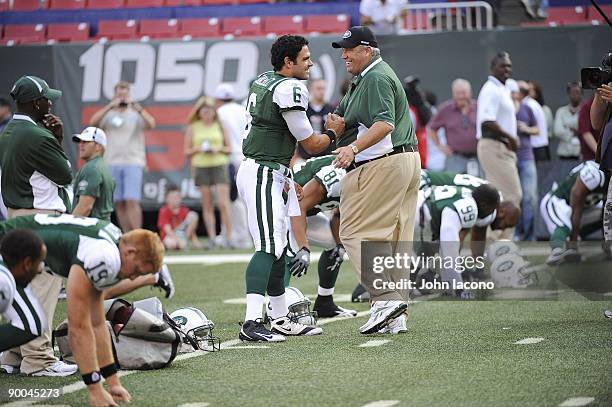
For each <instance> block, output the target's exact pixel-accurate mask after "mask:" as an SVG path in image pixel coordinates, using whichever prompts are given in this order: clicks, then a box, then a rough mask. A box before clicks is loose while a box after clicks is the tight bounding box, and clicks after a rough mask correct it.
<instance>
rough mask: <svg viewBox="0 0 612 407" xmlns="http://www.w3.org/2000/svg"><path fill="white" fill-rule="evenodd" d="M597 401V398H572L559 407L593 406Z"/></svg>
mask: <svg viewBox="0 0 612 407" xmlns="http://www.w3.org/2000/svg"><path fill="white" fill-rule="evenodd" d="M594 401H595V397H572V398H569V399H567V400H565V401H564V402H563V403H561V404H559V407H580V406H586V405H587V404H591V403H592V402H594Z"/></svg>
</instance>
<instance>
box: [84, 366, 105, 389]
mask: <svg viewBox="0 0 612 407" xmlns="http://www.w3.org/2000/svg"><path fill="white" fill-rule="evenodd" d="M81 377H82V378H83V382H85V384H86V385H87V386H89V385H90V384H96V383H99V382H100V380H102V376H101V375H100V372H98V371H96V370H94V371H93V372H91V373H87V374H84V375H82V376H81Z"/></svg>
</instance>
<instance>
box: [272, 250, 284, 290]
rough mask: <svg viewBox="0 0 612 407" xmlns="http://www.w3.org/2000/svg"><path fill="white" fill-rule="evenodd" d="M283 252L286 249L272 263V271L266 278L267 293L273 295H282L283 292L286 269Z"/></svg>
mask: <svg viewBox="0 0 612 407" xmlns="http://www.w3.org/2000/svg"><path fill="white" fill-rule="evenodd" d="M285 253H286V251H285V252H283V255H282V256H281V257H280V259H278V260H275V261H274V263H273V264H272V272H271V273H270V278H269V279H268V295H270V296H273V297H277V296H279V295H283V293H284V292H285V270H286V269H287V267H286V264H287V262H286V257H287V256H285Z"/></svg>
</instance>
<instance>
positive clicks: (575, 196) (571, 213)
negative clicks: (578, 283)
mask: <svg viewBox="0 0 612 407" xmlns="http://www.w3.org/2000/svg"><path fill="white" fill-rule="evenodd" d="M604 184H605V176H604V173H603V172H602V171H601V170H600V169H599V168H598V167H597V164H595V162H593V161H586V162H584V163H581V164H579V165H578V166H576V167H574V168H573V169H572V170H571V171H570V173H569V174H568V175H567V176H566V177H565V179H564V180H563V181H561V182H560V183H559V184H558V185H556V186H553V189H552V190H551V191H550V192H548V193H547V194H546V195H545V196H544V198H542V201H541V202H540V213H541V215H542V218H543V219H544V223H546V227H547V228H548V232H549V233H550V235H551V236H550V245H551V247H552V251H551V253H550V256H549V257H548V259H547V260H546V263H547V264H549V265H558V264H561V263H563V262H566V261H569V262H577V261H580V259H581V256H580V253H579V252H578V246H577V242H578V236H579V234H580V227H581V220H582V213H583V212H584V211H585V210H591V209H592V208H594V207H595V206H596V205H597V204H598V203H599V202H601V201H602V199H603V197H604V193H605V188H604ZM597 211H599V210H597ZM593 225H597V226H596V227H597V228H599V227H600V225H601V222H600V217H599V216H597V220H596V222H594V224H593ZM584 226H587V225H584ZM588 226H591V225H588ZM589 229H591V228H590V227H589ZM566 241H567V242H566Z"/></svg>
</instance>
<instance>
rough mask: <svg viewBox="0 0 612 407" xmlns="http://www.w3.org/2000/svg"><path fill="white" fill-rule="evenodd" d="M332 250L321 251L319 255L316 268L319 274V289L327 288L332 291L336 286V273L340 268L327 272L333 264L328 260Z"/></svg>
mask: <svg viewBox="0 0 612 407" xmlns="http://www.w3.org/2000/svg"><path fill="white" fill-rule="evenodd" d="M333 250H334V249H329V250H325V251H323V253H321V257H320V258H319V264H318V266H317V267H318V268H317V271H318V272H319V287H323V288H329V289H332V290H333V288H334V286H335V285H336V280H337V279H338V272H340V267H336V268H335V269H334V270H329V267H330V266H332V264H333V263H332V260H331V259H330V254H331V253H332V251H333ZM332 294H333V291H332ZM328 295H329V294H328Z"/></svg>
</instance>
